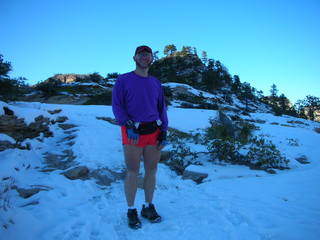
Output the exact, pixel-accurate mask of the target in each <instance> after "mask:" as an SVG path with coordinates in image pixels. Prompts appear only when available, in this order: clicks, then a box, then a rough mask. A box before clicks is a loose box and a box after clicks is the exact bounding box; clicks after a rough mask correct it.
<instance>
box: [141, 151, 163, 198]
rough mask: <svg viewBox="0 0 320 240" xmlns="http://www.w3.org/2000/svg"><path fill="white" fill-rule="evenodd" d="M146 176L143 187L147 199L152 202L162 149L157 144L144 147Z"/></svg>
mask: <svg viewBox="0 0 320 240" xmlns="http://www.w3.org/2000/svg"><path fill="white" fill-rule="evenodd" d="M143 158H144V169H145V176H144V182H143V188H144V193H145V201H146V202H147V203H152V200H153V193H154V189H155V185H156V173H157V168H158V162H159V160H160V151H159V149H158V148H157V146H154V145H147V146H146V147H144V149H143Z"/></svg>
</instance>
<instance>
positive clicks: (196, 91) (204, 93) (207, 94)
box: [162, 82, 216, 98]
mask: <svg viewBox="0 0 320 240" xmlns="http://www.w3.org/2000/svg"><path fill="white" fill-rule="evenodd" d="M162 85H163V86H166V87H170V88H175V87H184V88H186V89H188V91H189V92H190V93H192V94H194V95H197V96H200V94H202V96H203V97H205V98H216V95H214V94H211V93H208V92H205V91H201V90H198V89H195V88H193V87H191V86H189V85H188V84H183V83H174V82H170V83H163V84H162Z"/></svg>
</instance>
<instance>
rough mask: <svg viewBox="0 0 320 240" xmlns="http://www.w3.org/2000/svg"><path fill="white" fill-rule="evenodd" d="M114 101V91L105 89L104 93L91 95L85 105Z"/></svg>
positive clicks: (108, 103)
mask: <svg viewBox="0 0 320 240" xmlns="http://www.w3.org/2000/svg"><path fill="white" fill-rule="evenodd" d="M111 103H112V92H111V91H105V92H104V93H102V94H99V95H95V96H93V97H91V98H90V99H89V100H88V101H87V102H85V103H84V105H111Z"/></svg>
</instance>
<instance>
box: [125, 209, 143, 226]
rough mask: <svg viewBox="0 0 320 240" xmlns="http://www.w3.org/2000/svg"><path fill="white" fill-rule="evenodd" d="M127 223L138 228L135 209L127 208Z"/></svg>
mask: <svg viewBox="0 0 320 240" xmlns="http://www.w3.org/2000/svg"><path fill="white" fill-rule="evenodd" d="M127 216H128V225H129V227H130V228H133V229H138V228H141V222H140V220H139V218H138V213H137V209H128V213H127Z"/></svg>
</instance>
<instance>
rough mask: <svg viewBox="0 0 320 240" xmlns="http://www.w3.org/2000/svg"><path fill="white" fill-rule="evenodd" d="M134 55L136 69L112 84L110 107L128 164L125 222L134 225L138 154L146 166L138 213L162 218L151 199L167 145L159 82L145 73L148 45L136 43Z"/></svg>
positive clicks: (148, 61) (155, 219) (156, 219)
mask: <svg viewBox="0 0 320 240" xmlns="http://www.w3.org/2000/svg"><path fill="white" fill-rule="evenodd" d="M133 59H134V61H135V63H136V69H135V70H134V71H132V72H129V73H125V74H122V75H120V76H119V77H118V79H117V81H116V83H115V85H114V88H113V92H112V110H113V113H114V115H115V118H116V120H117V122H118V123H119V125H120V126H121V133H122V144H123V150H124V157H125V163H126V167H127V175H126V179H125V195H126V200H127V203H128V213H127V216H128V224H129V226H130V227H131V228H134V229H137V228H140V227H141V222H140V220H139V217H138V213H137V209H136V208H135V205H134V201H135V196H136V192H137V186H138V175H139V168H140V160H141V157H143V160H144V169H145V176H144V183H143V188H144V192H145V204H143V205H142V210H141V216H142V217H145V218H147V219H148V220H150V221H151V222H153V223H155V222H160V221H161V217H160V216H159V214H158V213H157V211H156V210H155V206H154V204H153V203H152V201H153V193H154V189H155V183H156V172H157V165H158V162H159V160H160V151H161V149H162V148H163V147H164V146H165V145H166V136H167V128H168V118H167V111H166V106H165V99H164V94H163V89H162V86H161V83H160V81H159V80H158V79H157V78H155V77H153V76H150V75H149V74H148V71H149V67H150V66H151V63H152V61H153V55H152V50H151V48H150V47H148V46H139V47H137V48H136V51H135V54H134V57H133Z"/></svg>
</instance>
